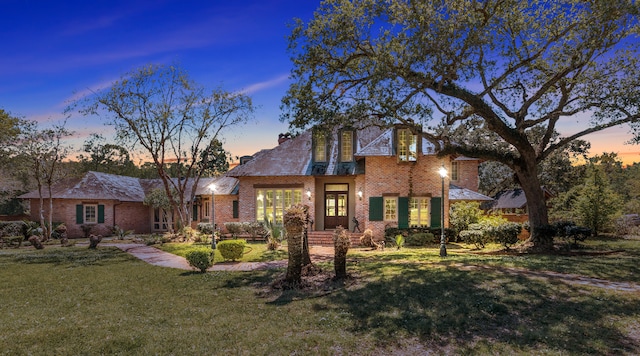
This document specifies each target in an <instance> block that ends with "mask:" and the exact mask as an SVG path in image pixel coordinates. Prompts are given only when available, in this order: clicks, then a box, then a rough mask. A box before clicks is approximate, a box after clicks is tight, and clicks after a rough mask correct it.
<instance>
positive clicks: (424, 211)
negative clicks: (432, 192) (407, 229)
mask: <svg viewBox="0 0 640 356" xmlns="http://www.w3.org/2000/svg"><path fill="white" fill-rule="evenodd" d="M430 201H431V198H424V197H416V198H411V200H409V226H411V227H423V226H429V220H430V217H431V216H430V215H429V203H430Z"/></svg>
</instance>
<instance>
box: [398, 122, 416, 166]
mask: <svg viewBox="0 0 640 356" xmlns="http://www.w3.org/2000/svg"><path fill="white" fill-rule="evenodd" d="M417 158H418V135H414V134H413V133H411V130H409V129H399V130H398V161H400V162H414V161H416V160H417Z"/></svg>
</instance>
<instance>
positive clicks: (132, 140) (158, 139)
mask: <svg viewBox="0 0 640 356" xmlns="http://www.w3.org/2000/svg"><path fill="white" fill-rule="evenodd" d="M76 108H78V109H79V111H80V112H81V113H83V114H85V115H99V116H100V115H101V116H103V117H106V118H107V120H108V123H109V124H111V125H113V126H114V127H115V130H116V134H117V137H118V138H119V139H120V140H121V142H122V143H123V144H125V143H126V144H131V145H132V147H134V148H142V151H143V153H144V154H146V155H148V157H150V159H151V160H152V161H153V164H154V166H155V168H156V169H157V172H158V176H159V177H160V179H161V180H162V182H163V186H164V191H165V193H166V195H167V197H168V199H169V201H170V203H171V207H172V210H173V211H174V212H176V214H177V216H176V222H177V223H178V224H180V225H181V226H184V225H186V224H189V223H190V222H191V214H190V211H191V209H190V205H191V202H192V201H193V195H194V194H195V189H192V188H194V187H196V186H197V184H198V180H199V179H200V177H201V176H202V175H203V174H204V173H205V171H206V170H207V168H208V167H209V165H210V163H209V162H208V161H215V160H216V157H211V155H210V154H208V153H210V152H212V147H218V146H219V142H220V138H221V137H220V133H221V132H222V131H223V130H225V129H228V128H230V127H232V126H237V125H240V124H242V123H244V122H246V121H247V120H249V119H250V118H251V117H252V115H253V112H254V110H255V109H254V106H253V104H252V101H251V98H250V97H249V96H247V95H245V94H243V93H238V92H235V93H234V92H228V91H225V90H223V89H221V88H217V89H214V90H211V91H208V90H206V89H205V88H204V87H202V86H201V85H198V84H196V83H195V82H194V81H193V80H192V79H191V78H190V77H189V75H188V74H187V73H186V71H184V70H183V69H182V68H180V67H177V66H164V65H162V66H161V65H149V66H145V67H142V68H139V69H137V70H134V71H132V72H130V73H127V74H126V75H124V76H122V78H121V79H120V80H118V81H116V82H115V83H113V85H111V87H110V88H107V89H104V90H101V91H98V92H95V93H94V94H93V95H91V96H88V97H85V98H83V99H81V100H79V101H78V102H75V103H74V104H73V105H72V106H70V107H69V108H68V110H74V109H76ZM213 151H215V152H218V151H216V150H213ZM202 159H206V160H207V162H202V161H201V160H202ZM169 165H171V166H172V167H174V168H176V169H177V172H176V171H175V169H172V170H171V171H170V170H169V169H168V167H169ZM183 178H190V179H183ZM189 192H191V194H189Z"/></svg>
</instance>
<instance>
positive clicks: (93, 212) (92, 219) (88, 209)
mask: <svg viewBox="0 0 640 356" xmlns="http://www.w3.org/2000/svg"><path fill="white" fill-rule="evenodd" d="M97 222H98V206H97V205H84V223H85V224H96V223H97Z"/></svg>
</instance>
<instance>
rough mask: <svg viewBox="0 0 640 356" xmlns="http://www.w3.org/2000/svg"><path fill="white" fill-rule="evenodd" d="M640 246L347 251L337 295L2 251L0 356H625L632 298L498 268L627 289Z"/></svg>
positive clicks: (104, 250) (115, 262)
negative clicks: (568, 275)
mask: <svg viewBox="0 0 640 356" xmlns="http://www.w3.org/2000/svg"><path fill="white" fill-rule="evenodd" d="M639 244H640V241H637V240H620V239H606V240H604V239H602V240H595V241H593V242H590V241H587V242H585V248H584V249H583V251H593V252H597V251H600V252H606V253H600V254H595V253H594V254H593V255H589V256H564V255H553V256H550V255H528V256H520V255H515V254H511V255H497V254H481V251H480V252H479V251H473V250H471V249H469V248H466V247H465V246H464V245H458V244H450V245H449V246H448V252H449V257H447V258H446V259H442V258H440V257H438V249H437V247H435V248H431V247H428V248H409V247H405V248H402V249H400V250H396V249H386V250H385V251H373V250H371V249H367V250H365V249H350V251H349V254H348V256H347V272H348V273H349V274H350V275H351V277H350V278H349V279H348V280H347V281H345V283H344V285H343V287H342V288H337V289H334V290H332V291H330V292H327V293H316V294H313V295H310V294H308V293H307V292H305V291H304V290H274V289H272V288H270V286H271V284H272V282H273V281H274V280H276V279H278V278H279V277H281V276H282V275H283V273H284V269H276V270H268V271H254V272H244V273H241V272H207V273H196V272H193V271H183V270H177V269H171V268H163V267H156V266H151V265H148V264H146V263H144V262H142V261H139V260H137V259H135V258H133V257H131V256H129V255H127V254H126V253H124V252H121V251H119V250H117V249H115V248H112V247H107V246H102V245H101V246H98V248H97V249H96V250H89V249H87V248H86V247H66V248H62V247H55V246H48V247H47V248H46V249H44V250H38V251H36V250H34V249H31V248H21V249H4V250H0V280H2V284H0V305H2V310H3V312H2V313H0V350H2V353H5V354H33V355H44V354H47V355H50V354H134V355H135V354H140V355H141V354H274V355H289V354H293V353H295V354H354V355H371V354H394V353H395V354H428V353H435V354H443V353H448V354H498V355H512V354H532V353H535V354H551V355H561V354H562V355H567V354H575V355H578V354H628V355H632V354H637V353H638V352H640V322H639V321H638V320H640V293H639V292H638V291H635V292H633V291H631V292H630V291H622V290H616V289H614V288H603V287H601V286H593V285H588V284H587V285H583V284H575V283H571V282H570V281H566V280H562V279H553V278H544V277H541V276H540V275H532V274H527V273H506V272H505V271H506V270H507V268H515V269H517V270H524V271H528V270H531V271H534V272H540V271H544V270H551V271H553V270H559V269H561V268H568V270H567V271H569V272H572V273H574V272H575V273H580V274H585V275H587V276H591V277H602V278H608V279H609V277H610V278H611V279H614V276H617V277H615V278H616V280H618V281H625V282H635V284H634V285H636V286H637V285H638V284H640V283H639V282H640V281H638V277H637V275H638V273H637V272H638V270H637V268H638V267H637V266H638V262H639V259H640V246H639ZM545 265H548V266H545ZM563 265H570V266H572V267H562V266H563ZM596 265H599V266H600V268H599V269H596V268H595V266H596ZM468 267H474V268H468ZM475 267H478V268H475ZM239 306H241V307H239ZM274 331H277V332H274Z"/></svg>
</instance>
